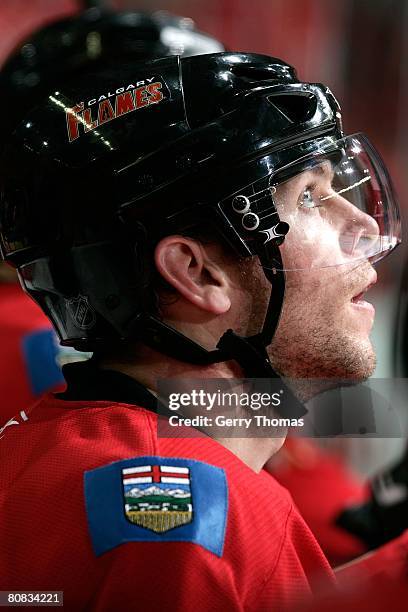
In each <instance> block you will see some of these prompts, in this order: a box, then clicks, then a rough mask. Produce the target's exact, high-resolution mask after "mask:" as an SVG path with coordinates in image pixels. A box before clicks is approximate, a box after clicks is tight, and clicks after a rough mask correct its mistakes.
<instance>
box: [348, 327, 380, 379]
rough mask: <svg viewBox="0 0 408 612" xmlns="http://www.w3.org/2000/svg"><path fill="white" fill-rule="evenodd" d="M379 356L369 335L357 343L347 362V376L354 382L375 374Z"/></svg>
mask: <svg viewBox="0 0 408 612" xmlns="http://www.w3.org/2000/svg"><path fill="white" fill-rule="evenodd" d="M376 365H377V357H376V354H375V351H374V348H373V345H372V344H371V341H370V339H369V338H368V337H366V338H364V339H361V340H360V341H359V342H356V343H355V346H354V350H352V351H351V352H350V359H349V360H348V362H347V364H346V368H345V370H346V372H347V378H350V379H352V380H353V381H354V382H362V381H364V380H367V378H370V376H372V375H373V374H374V371H375V368H376Z"/></svg>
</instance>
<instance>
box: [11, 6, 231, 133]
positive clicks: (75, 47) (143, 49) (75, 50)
mask: <svg viewBox="0 0 408 612" xmlns="http://www.w3.org/2000/svg"><path fill="white" fill-rule="evenodd" d="M218 51H224V47H223V45H222V44H221V43H219V42H218V41H217V40H216V39H215V38H213V37H211V36H209V35H208V34H204V33H202V32H200V31H199V30H197V29H196V27H195V25H194V22H193V21H192V20H191V19H190V18H188V17H178V16H175V15H171V14H170V13H168V12H166V11H157V12H155V13H151V14H147V13H141V12H135V11H122V12H114V11H110V10H108V9H105V8H97V7H96V6H95V7H93V8H89V9H88V10H85V11H84V12H82V13H80V14H78V15H73V16H72V17H66V18H64V19H59V20H57V21H54V22H52V23H48V24H47V25H46V26H45V27H43V28H41V29H40V30H38V31H36V32H34V33H33V34H32V35H31V36H30V37H29V38H27V39H26V40H24V41H21V42H20V43H19V44H18V46H17V47H16V48H15V50H14V51H13V53H11V55H10V56H9V58H8V59H7V61H6V62H5V64H4V65H3V66H2V68H1V71H0V91H1V96H0V113H1V117H2V120H1V122H0V138H1V137H2V135H4V134H5V133H7V132H9V131H10V130H11V129H12V128H13V127H15V126H16V125H17V123H18V122H19V121H20V120H21V118H23V117H24V115H25V114H26V113H27V112H28V110H29V109H31V108H32V107H33V106H35V104H36V102H37V101H40V100H41V99H42V98H43V97H44V96H45V95H46V94H47V93H48V92H49V91H50V89H51V88H52V87H59V86H61V87H62V86H63V85H66V84H67V82H68V81H70V80H71V79H73V78H79V77H80V76H81V75H83V74H85V73H86V72H87V71H89V70H96V69H98V68H100V67H106V66H107V65H109V64H112V63H114V62H117V61H118V60H120V61H121V62H126V61H132V62H134V61H137V60H144V59H152V58H156V57H164V56H167V55H183V56H190V55H198V54H202V53H215V52H218Z"/></svg>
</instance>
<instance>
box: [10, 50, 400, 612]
mask: <svg viewBox="0 0 408 612" xmlns="http://www.w3.org/2000/svg"><path fill="white" fill-rule="evenodd" d="M125 101H126V102H127V104H128V112H118V109H119V108H123V104H124V102H125ZM72 122H74V123H75V125H76V128H75V130H76V131H75V133H74V136H75V137H74V138H72V135H73V132H72V130H71V129H70V126H71V127H72ZM2 175H3V180H2V200H1V212H0V240H1V249H2V254H3V257H4V258H5V259H6V260H7V261H8V262H9V263H11V264H12V265H14V266H15V267H16V268H17V269H18V272H19V275H20V278H21V281H22V283H23V284H24V286H25V288H26V290H27V291H28V292H29V293H30V294H31V295H32V297H33V298H34V299H35V300H36V301H37V302H38V303H39V304H40V305H41V307H42V309H43V310H44V312H45V313H46V314H47V316H49V317H50V319H51V320H52V322H53V324H54V326H55V328H56V329H57V331H58V334H59V336H60V339H61V342H62V343H63V344H65V345H68V346H73V347H75V348H77V349H79V350H91V351H93V352H94V356H93V359H92V360H91V361H90V362H88V363H82V364H78V365H71V366H69V367H67V368H66V369H65V371H64V373H65V376H66V379H67V385H68V387H67V391H66V392H65V393H64V394H63V395H60V396H58V397H53V396H49V397H47V398H46V399H44V400H43V401H41V402H40V403H38V404H37V405H36V406H35V407H34V408H33V409H32V410H30V411H28V413H27V415H26V416H27V419H26V420H24V422H21V423H20V424H16V425H15V426H13V427H7V428H6V429H5V430H3V432H2V439H1V446H2V454H3V456H4V457H5V460H3V461H2V463H1V467H0V470H1V477H0V478H1V484H2V486H1V493H0V495H1V512H2V514H1V519H2V525H3V528H2V546H1V549H0V576H1V588H2V589H3V590H5V589H9V590H11V589H13V590H23V589H24V590H40V589H41V590H43V589H48V590H63V591H64V605H65V606H66V608H67V609H72V610H74V609H75V610H78V609H92V610H109V609H121V608H123V609H124V608H126V609H133V610H139V609H147V610H161V609H166V610H183V611H184V610H195V609H199V610H244V609H246V610H265V609H268V610H279V611H281V610H284V609H286V608H288V607H290V606H292V605H295V604H296V603H298V602H299V601H301V600H303V598H305V597H307V596H308V595H310V594H311V593H313V592H316V591H317V590H319V588H320V586H321V584H322V583H326V584H331V583H332V582H333V580H334V578H333V575H332V572H331V569H330V567H329V564H328V563H327V561H326V559H325V558H324V555H323V554H322V552H321V550H320V548H319V546H318V545H317V543H316V541H315V540H314V538H313V536H312V534H311V533H310V531H309V529H308V528H307V527H306V525H305V523H304V522H303V521H302V519H301V517H300V516H299V514H298V512H297V510H296V508H295V507H294V506H293V504H292V502H291V499H290V497H289V495H288V494H287V492H285V490H284V489H282V488H281V487H280V486H279V485H278V484H277V483H276V482H275V481H274V479H273V478H272V477H271V476H269V475H268V474H266V473H265V472H264V471H263V470H262V467H263V466H264V464H265V463H266V462H267V461H268V459H269V458H270V457H271V456H272V455H273V454H274V452H276V450H277V449H278V448H279V447H280V445H281V444H282V442H283V439H284V431H283V429H282V428H281V429H280V430H278V431H277V432H276V433H275V435H274V436H271V435H268V436H266V437H248V438H244V439H243V438H242V437H240V438H233V437H232V438H228V436H227V435H224V436H223V437H219V438H218V439H212V438H211V437H210V436H205V435H203V434H202V433H201V434H200V435H199V437H191V436H190V437H189V436H188V435H187V434H186V435H185V436H183V435H175V436H173V437H170V436H168V437H166V438H163V437H160V435H158V425H159V424H160V423H161V422H162V421H166V417H165V416H159V415H158V414H157V413H156V409H157V406H158V400H157V394H158V393H159V386H158V379H160V378H164V379H167V381H168V380H169V379H170V380H171V379H181V380H182V381H183V384H184V386H186V385H187V386H188V383H187V382H186V378H194V377H195V378H201V379H210V378H217V379H223V380H230V379H232V378H242V377H251V378H260V379H271V380H278V381H279V385H281V387H280V388H281V389H282V390H285V391H286V389H287V387H286V386H285V383H284V381H283V380H279V376H280V377H282V378H283V377H285V378H288V377H289V378H290V379H291V383H290V386H291V389H292V391H293V392H294V395H295V396H296V398H297V400H298V401H297V402H291V404H290V406H289V407H287V410H289V413H290V416H291V417H293V418H299V420H300V419H301V418H302V415H303V414H304V412H305V409H304V407H303V404H302V403H303V402H305V401H307V399H308V398H310V397H311V396H313V395H314V394H316V393H319V392H320V391H322V390H324V389H325V388H327V387H330V386H333V385H336V384H338V379H353V380H363V379H364V378H366V377H368V376H369V375H370V374H371V373H372V371H373V368H374V364H375V354H374V351H373V348H372V346H371V343H370V340H369V332H370V329H371V326H372V323H373V317H374V312H373V308H372V306H371V305H370V304H369V303H368V302H366V301H364V300H363V294H364V293H365V291H366V290H367V289H368V288H369V287H370V286H371V285H372V284H373V283H374V282H375V281H376V273H375V271H374V268H373V263H374V262H375V261H377V260H378V259H380V258H381V257H383V256H384V255H385V254H387V253H389V252H390V251H391V250H392V249H393V248H394V247H395V246H396V245H397V244H398V243H399V241H400V236H399V233H400V227H399V215H398V209H397V205H396V203H395V200H394V197H393V192H392V188H391V184H390V182H389V179H388V176H387V173H386V170H385V168H384V166H383V164H382V162H381V160H380V158H379V156H378V154H377V153H376V151H375V150H374V148H373V147H372V145H370V143H369V142H368V140H367V139H366V138H365V137H364V136H362V135H358V134H357V135H353V136H345V135H344V133H343V129H342V125H341V117H340V112H339V107H338V104H337V102H336V100H335V98H334V97H333V95H332V94H331V92H330V91H329V90H328V89H327V88H326V87H324V86H322V85H316V84H309V83H302V82H300V81H299V80H298V79H297V76H296V73H295V71H294V69H293V68H292V67H290V66H288V65H287V64H285V63H284V62H282V61H280V60H278V59H275V58H269V57H266V56H260V55H251V54H241V53H221V54H211V55H206V56H200V57H195V58H183V59H180V58H168V59H163V60H159V61H155V62H151V63H150V62H146V63H144V64H134V65H127V66H123V67H121V68H119V67H117V68H116V69H115V70H106V71H102V72H99V73H94V74H90V75H89V76H88V78H87V79H86V80H85V81H82V82H80V81H78V83H76V84H75V85H73V86H71V87H61V88H59V89H58V90H57V91H50V93H49V96H48V98H47V101H46V102H45V103H44V104H43V105H41V106H39V107H38V108H37V109H36V110H35V111H33V112H32V113H31V114H30V115H28V116H27V117H26V118H25V120H24V122H23V123H22V124H21V125H20V126H19V128H18V129H17V131H16V132H15V134H14V137H13V139H12V140H11V141H10V143H9V144H8V146H7V150H6V154H5V156H4V158H3V161H2ZM285 286H286V291H285ZM299 400H300V401H299ZM159 403H160V402H159ZM270 412H271V415H275V416H276V413H275V412H274V411H273V410H271V411H270ZM281 413H282V414H285V415H286V416H287V413H285V407H284V406H283V407H282V408H281ZM166 422H167V421H166Z"/></svg>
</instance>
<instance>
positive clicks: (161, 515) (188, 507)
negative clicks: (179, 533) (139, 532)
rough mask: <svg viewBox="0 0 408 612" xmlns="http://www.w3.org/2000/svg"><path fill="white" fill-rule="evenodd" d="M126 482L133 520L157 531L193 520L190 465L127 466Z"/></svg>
mask: <svg viewBox="0 0 408 612" xmlns="http://www.w3.org/2000/svg"><path fill="white" fill-rule="evenodd" d="M122 483H123V497H124V507H125V515H126V518H127V519H128V521H130V522H131V523H135V524H136V525H140V526H141V527H144V528H145V529H151V531H154V532H156V533H163V532H164V531H168V530H169V529H173V528H174V527H179V526H180V525H186V524H187V523H191V521H192V517H193V504H192V497H191V490H190V470H189V468H187V467H177V466H170V465H142V466H136V467H130V468H123V469H122Z"/></svg>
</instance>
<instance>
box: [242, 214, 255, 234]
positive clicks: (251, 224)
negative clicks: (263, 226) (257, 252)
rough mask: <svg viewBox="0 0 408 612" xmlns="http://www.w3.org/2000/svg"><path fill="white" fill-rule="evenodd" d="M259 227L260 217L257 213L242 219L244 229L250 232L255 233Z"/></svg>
mask: <svg viewBox="0 0 408 612" xmlns="http://www.w3.org/2000/svg"><path fill="white" fill-rule="evenodd" d="M258 226H259V217H258V215H255V213H247V214H246V215H244V216H243V217H242V227H243V228H244V229H246V230H248V232H253V231H254V230H256V229H257V227H258Z"/></svg>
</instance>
